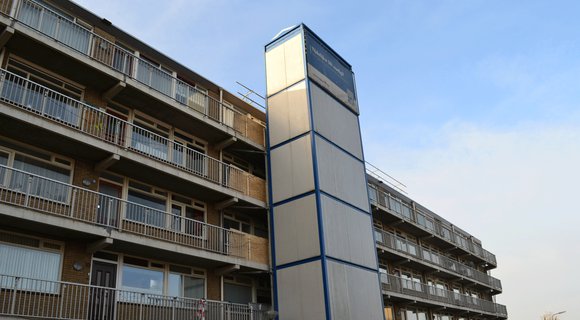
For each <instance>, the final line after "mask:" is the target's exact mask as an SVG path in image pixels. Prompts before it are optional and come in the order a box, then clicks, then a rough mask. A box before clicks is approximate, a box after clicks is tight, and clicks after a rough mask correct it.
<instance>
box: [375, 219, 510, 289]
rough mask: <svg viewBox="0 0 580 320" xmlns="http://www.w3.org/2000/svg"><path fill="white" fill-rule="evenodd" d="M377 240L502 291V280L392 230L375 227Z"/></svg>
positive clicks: (381, 243)
mask: <svg viewBox="0 0 580 320" xmlns="http://www.w3.org/2000/svg"><path fill="white" fill-rule="evenodd" d="M375 240H376V241H377V243H378V244H380V245H383V246H385V247H387V248H390V249H393V250H396V251H398V252H401V253H403V254H405V255H410V256H412V257H413V258H415V259H418V260H421V261H424V262H428V263H430V264H433V265H436V266H438V267H441V268H443V269H446V270H449V271H451V272H454V273H457V274H460V275H463V276H465V277H468V278H470V279H473V280H476V281H478V282H481V283H483V284H485V285H487V286H489V287H491V288H494V289H496V290H498V291H501V282H500V280H499V279H496V278H494V277H492V276H490V275H488V274H486V273H484V272H481V271H479V270H477V269H474V268H472V267H469V266H467V265H465V264H463V263H460V262H458V261H455V260H453V259H450V258H448V257H446V256H444V255H441V254H439V253H437V252H434V251H433V250H430V249H427V248H425V247H422V246H419V245H418V244H416V243H413V242H411V241H409V240H407V239H404V238H401V237H397V236H395V235H394V234H392V233H391V232H388V231H385V230H381V229H378V228H375Z"/></svg>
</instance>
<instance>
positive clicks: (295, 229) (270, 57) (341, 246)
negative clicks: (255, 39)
mask: <svg viewBox="0 0 580 320" xmlns="http://www.w3.org/2000/svg"><path fill="white" fill-rule="evenodd" d="M266 77H267V103H268V111H267V122H268V126H267V128H268V131H267V149H268V170H269V172H268V175H269V179H268V182H269V199H270V204H271V206H270V208H271V209H270V229H271V246H272V267H273V274H274V281H273V282H274V304H275V308H276V310H277V311H278V312H279V318H280V319H372V320H375V319H376V320H378V319H384V313H383V303H382V294H381V290H380V285H379V274H378V263H377V255H376V249H375V243H374V237H373V229H372V216H371V213H370V205H369V198H368V190H367V182H366V174H365V166H364V156H363V151H362V142H361V135H360V126H359V121H358V104H357V100H356V88H355V84H354V75H353V73H352V69H351V66H350V65H349V64H348V63H347V62H346V61H344V60H343V59H342V58H341V57H340V56H339V55H338V54H336V53H335V52H334V51H333V50H332V49H331V48H330V47H328V46H327V45H326V44H325V43H324V42H323V41H322V40H321V39H320V38H319V37H318V36H316V35H315V34H314V33H313V32H312V31H311V30H310V29H308V28H307V27H306V26H305V25H300V26H298V27H295V28H293V29H292V30H289V31H287V32H285V33H284V34H282V35H280V36H279V37H277V38H276V39H274V40H273V41H272V42H270V43H269V44H268V45H266Z"/></svg>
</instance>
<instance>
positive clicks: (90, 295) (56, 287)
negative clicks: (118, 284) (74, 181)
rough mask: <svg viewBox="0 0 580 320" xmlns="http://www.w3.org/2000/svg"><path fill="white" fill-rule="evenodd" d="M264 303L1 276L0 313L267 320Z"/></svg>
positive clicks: (49, 316)
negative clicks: (195, 297) (236, 302)
mask: <svg viewBox="0 0 580 320" xmlns="http://www.w3.org/2000/svg"><path fill="white" fill-rule="evenodd" d="M263 309H265V308H263V307H262V306H261V305H255V304H248V305H243V304H234V303H228V302H222V301H211V300H204V299H192V298H184V297H171V296H164V295H157V294H151V293H144V292H136V291H128V290H120V289H115V288H105V287H97V286H91V285H82V284H77V283H70V282H62V281H47V280H38V279H29V278H23V277H15V276H9V275H0V315H6V316H18V317H30V318H43V319H79V320H80V319H85V320H86V319H94V320H97V319H98V320H103V319H107V320H113V319H118V320H144V319H155V320H201V319H204V320H265V319H267V317H266V310H263Z"/></svg>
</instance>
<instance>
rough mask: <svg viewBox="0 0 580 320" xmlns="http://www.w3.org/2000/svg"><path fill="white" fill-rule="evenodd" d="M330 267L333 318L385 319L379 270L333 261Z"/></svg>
mask: <svg viewBox="0 0 580 320" xmlns="http://www.w3.org/2000/svg"><path fill="white" fill-rule="evenodd" d="M327 268H328V282H329V284H328V285H329V293H330V297H329V298H330V310H331V311H330V313H331V314H332V319H333V320H351V319H365V320H384V315H383V313H382V310H383V308H382V306H383V304H382V294H381V291H380V287H379V280H378V274H377V273H376V272H372V271H369V270H365V269H361V268H357V267H354V266H349V265H346V264H342V263H338V262H334V261H328V263H327Z"/></svg>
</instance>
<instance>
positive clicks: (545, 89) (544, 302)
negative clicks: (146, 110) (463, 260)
mask: <svg viewBox="0 0 580 320" xmlns="http://www.w3.org/2000/svg"><path fill="white" fill-rule="evenodd" d="M78 2H79V3H80V4H81V5H83V6H84V7H86V8H87V9H89V10H91V11H93V12H95V13H97V14H98V15H101V16H103V17H105V18H107V19H108V20H110V21H112V22H113V24H115V25H117V26H119V27H121V28H122V29H124V30H126V31H127V32H129V33H131V34H133V35H134V36H136V37H138V38H140V39H141V40H143V41H145V42H146V43H148V44H150V45H152V46H153V47H155V48H156V49H158V50H160V51H162V52H164V53H166V54H167V55H169V56H171V57H173V58H174V59H175V60H177V61H180V62H181V63H183V64H185V65H186V66H188V67H190V68H191V69H193V70H195V71H197V72H198V73H200V74H202V75H204V76H205V77H207V78H209V79H211V80H213V81H214V82H216V83H218V84H219V85H221V86H222V87H224V88H226V89H229V90H230V91H232V92H236V91H238V90H240V88H239V87H238V86H237V85H236V84H235V81H240V82H242V83H244V84H246V85H248V86H249V87H251V88H253V89H254V90H256V91H258V92H261V93H263V92H264V91H265V80H264V78H265V76H264V74H265V72H264V61H263V46H264V45H265V44H266V43H267V42H268V41H269V40H270V39H271V38H272V37H273V36H274V35H275V34H276V33H277V32H278V31H279V30H280V29H282V28H284V27H287V26H290V25H294V24H297V23H300V22H304V23H306V24H307V25H308V26H310V27H311V28H312V29H313V30H314V31H315V32H317V33H318V34H319V35H320V36H321V37H322V38H323V39H325V41H326V42H327V43H329V44H330V45H331V46H332V47H334V49H336V51H338V52H339V53H340V54H341V55H342V56H343V57H344V58H345V59H346V60H348V61H349V62H350V63H351V64H352V65H353V68H354V71H355V73H356V80H357V88H358V94H359V104H360V107H361V126H362V132H363V141H364V145H365V153H366V157H367V160H369V161H370V162H372V163H374V164H376V165H378V166H380V167H381V168H382V169H383V170H385V171H386V172H388V173H390V174H391V175H393V176H395V177H397V178H398V179H400V180H402V181H403V182H405V183H406V185H408V190H407V191H408V192H409V194H410V196H411V197H413V198H415V199H416V200H417V201H419V202H421V203H422V204H424V205H425V206H427V207H429V208H431V209H433V210H434V211H436V212H438V213H440V214H441V215H443V216H444V217H447V218H448V219H449V220H450V221H452V222H454V223H455V224H457V225H458V226H460V227H462V228H463V229H465V230H467V231H469V232H471V233H472V234H474V235H475V236H476V237H478V238H480V239H481V240H482V241H483V244H484V247H485V248H487V249H488V250H490V251H492V252H494V253H496V254H497V256H498V261H499V267H498V269H497V270H494V271H493V272H492V275H494V276H496V277H498V278H500V279H501V280H502V283H503V286H504V292H505V293H503V294H501V295H499V296H498V302H499V303H502V304H506V305H507V306H508V311H509V313H510V318H511V319H539V317H540V315H541V314H542V313H544V312H546V311H553V312H557V311H561V310H567V313H565V314H564V315H563V316H562V317H561V319H578V318H580V305H579V304H578V301H580V293H579V292H580V290H578V287H579V286H580V280H579V277H578V276H577V270H576V269H577V268H576V266H577V265H578V264H579V263H580V236H579V235H578V234H579V233H578V231H577V229H578V226H579V225H580V218H579V217H580V214H579V212H578V211H579V210H578V209H577V205H575V204H574V202H573V201H574V200H575V199H577V198H578V195H577V190H578V187H577V186H576V181H579V180H580V170H579V169H578V164H579V163H580V111H579V110H580V108H579V106H580V90H579V87H580V59H579V58H578V52H580V45H579V42H578V39H580V25H579V23H578V12H580V2H575V1H495V0H487V1H480V0H441V1H432V0H424V1H419V0H383V1H364V2H361V1H314V0H310V1H302V0H300V1H292V2H289V1H285V2H281V1H238V0H236V1H223V0H202V1H187V0H167V1H165V3H166V6H165V7H163V8H159V5H158V3H159V1H150V0H146V1H137V0H131V1H120V0H115V1H113V0H108V1H105V0H99V1H97V0H82V1H78Z"/></svg>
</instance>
